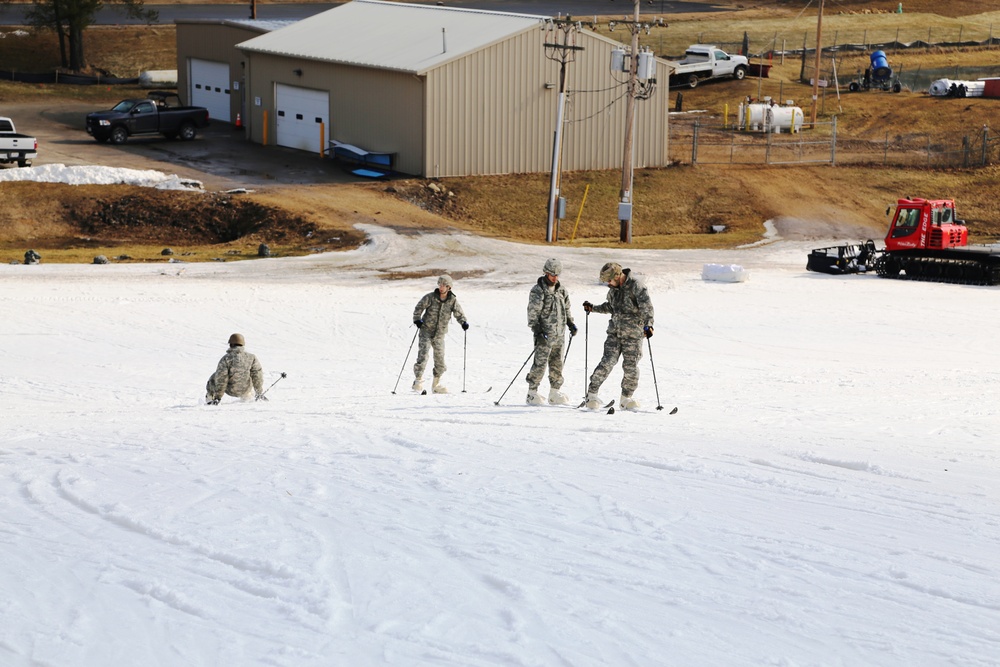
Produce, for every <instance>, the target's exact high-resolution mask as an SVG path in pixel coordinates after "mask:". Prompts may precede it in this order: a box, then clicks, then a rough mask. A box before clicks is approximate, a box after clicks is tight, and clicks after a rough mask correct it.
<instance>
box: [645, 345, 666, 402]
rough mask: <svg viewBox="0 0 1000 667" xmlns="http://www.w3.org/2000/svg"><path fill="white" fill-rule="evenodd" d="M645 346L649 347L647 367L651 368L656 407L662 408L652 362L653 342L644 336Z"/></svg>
mask: <svg viewBox="0 0 1000 667" xmlns="http://www.w3.org/2000/svg"><path fill="white" fill-rule="evenodd" d="M646 346H647V347H648V348H649V367H650V368H652V369H653V388H654V389H656V409H657V410H662V409H663V405H661V404H660V387H659V386H658V385H657V384H656V364H654V363H653V344H652V343H651V342H650V341H649V338H646Z"/></svg>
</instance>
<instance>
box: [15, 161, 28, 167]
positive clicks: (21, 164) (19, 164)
mask: <svg viewBox="0 0 1000 667" xmlns="http://www.w3.org/2000/svg"><path fill="white" fill-rule="evenodd" d="M17 166H18V167H30V166H31V160H18V161H17Z"/></svg>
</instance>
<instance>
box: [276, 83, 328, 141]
mask: <svg viewBox="0 0 1000 667" xmlns="http://www.w3.org/2000/svg"><path fill="white" fill-rule="evenodd" d="M275 99H276V105H275V106H277V108H278V113H277V123H276V125H277V135H278V138H277V142H278V145H279V146H287V147H288V148H298V149H300V150H304V151H313V152H315V153H319V152H320V151H321V150H325V148H326V146H325V144H328V143H329V140H330V93H329V92H327V91H325V90H311V89H309V88H297V87H295V86H286V85H285V84H282V83H279V84H277V88H276V90H275Z"/></svg>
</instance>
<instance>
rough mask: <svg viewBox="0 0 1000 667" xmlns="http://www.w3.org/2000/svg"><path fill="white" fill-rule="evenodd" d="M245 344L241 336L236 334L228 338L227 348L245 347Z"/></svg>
mask: <svg viewBox="0 0 1000 667" xmlns="http://www.w3.org/2000/svg"><path fill="white" fill-rule="evenodd" d="M246 344H247V342H246V341H245V340H243V334H238V333H236V334H233V335H232V336H230V337H229V347H233V346H234V345H246Z"/></svg>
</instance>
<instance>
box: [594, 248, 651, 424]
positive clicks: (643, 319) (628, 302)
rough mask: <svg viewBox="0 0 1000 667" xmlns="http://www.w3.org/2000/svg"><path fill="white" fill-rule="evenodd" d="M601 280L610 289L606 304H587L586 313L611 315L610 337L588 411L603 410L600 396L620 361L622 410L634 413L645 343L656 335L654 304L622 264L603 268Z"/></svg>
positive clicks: (606, 341) (640, 282)
mask: <svg viewBox="0 0 1000 667" xmlns="http://www.w3.org/2000/svg"><path fill="white" fill-rule="evenodd" d="M600 279H601V282H602V283H607V284H608V287H609V288H610V289H609V290H608V297H607V301H605V302H604V303H602V304H600V305H597V306H595V305H594V304H592V303H590V302H589V301H584V302H583V309H584V310H585V311H586V312H588V313H591V312H593V313H610V314H611V321H610V322H608V337H607V339H606V340H605V341H604V356H603V357H602V358H601V362H600V363H599V364H597V368H595V369H594V373H593V374H592V375H591V376H590V385H589V386H588V387H587V407H588V408H591V409H596V408H599V407H601V399H600V397H599V396H598V395H597V392H598V391H600V389H601V385H602V384H603V383H604V381H605V380H606V379H607V378H608V375H609V374H610V373H611V369H612V368H614V366H615V364H616V363H618V358H619V357H621V358H622V371H623V372H624V373H625V376H624V377H623V378H622V396H621V407H623V408H625V409H626V410H628V409H634V408H637V407H639V402H638V401H637V400H635V399H634V398H632V393H633V392H634V391H635V390H636V387H638V386H639V359H641V358H642V339H643V337H644V336H645V337H646V338H650V337H651V336H652V335H653V302H652V301H651V300H650V298H649V292H648V291H647V290H646V284H645V281H644V280H643V278H642V277H641V276H637V275H632V273H631V271H630V270H629V269H622V267H621V265H619V264H616V263H614V262H608V263H607V264H605V265H604V266H603V267H601V275H600Z"/></svg>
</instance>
